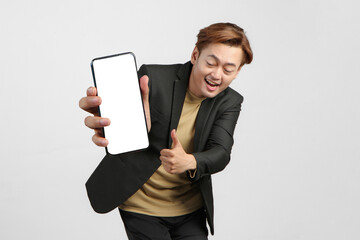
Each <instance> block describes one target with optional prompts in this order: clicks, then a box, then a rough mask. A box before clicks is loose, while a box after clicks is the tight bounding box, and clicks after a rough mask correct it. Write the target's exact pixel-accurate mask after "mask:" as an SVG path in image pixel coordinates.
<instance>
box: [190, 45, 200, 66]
mask: <svg viewBox="0 0 360 240" xmlns="http://www.w3.org/2000/svg"><path fill="white" fill-rule="evenodd" d="M198 58H199V49H198V48H197V47H196V46H195V48H194V50H193V51H192V53H191V63H192V64H195V62H196V61H197V60H198Z"/></svg>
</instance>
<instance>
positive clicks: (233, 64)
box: [208, 54, 236, 67]
mask: <svg viewBox="0 0 360 240" xmlns="http://www.w3.org/2000/svg"><path fill="white" fill-rule="evenodd" d="M208 57H212V58H215V60H216V61H218V62H220V59H219V58H218V57H217V56H215V55H214V54H210V55H208ZM225 65H230V66H234V67H236V64H235V63H225Z"/></svg>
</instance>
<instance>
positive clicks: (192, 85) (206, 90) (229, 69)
mask: <svg viewBox="0 0 360 240" xmlns="http://www.w3.org/2000/svg"><path fill="white" fill-rule="evenodd" d="M241 59H243V51H242V49H241V48H240V47H230V46H228V45H225V44H222V43H213V44H209V45H208V46H206V47H205V48H204V49H203V50H202V51H201V53H199V51H198V49H197V47H195V49H194V51H193V52H192V55H191V63H192V64H193V68H192V71H191V75H190V80H189V90H190V92H191V93H193V94H194V95H195V96H197V97H208V98H213V97H215V96H216V95H218V94H219V93H220V92H221V91H223V90H224V89H226V88H227V87H228V86H229V84H230V83H231V82H232V80H234V79H235V78H236V76H237V74H238V73H239V71H240V63H241Z"/></svg>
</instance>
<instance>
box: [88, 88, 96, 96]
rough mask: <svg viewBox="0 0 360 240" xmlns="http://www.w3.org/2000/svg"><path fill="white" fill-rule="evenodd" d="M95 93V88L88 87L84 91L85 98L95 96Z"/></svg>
mask: <svg viewBox="0 0 360 240" xmlns="http://www.w3.org/2000/svg"><path fill="white" fill-rule="evenodd" d="M96 93H97V89H96V87H89V88H88V89H87V90H86V96H96Z"/></svg>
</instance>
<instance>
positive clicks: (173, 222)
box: [119, 209, 208, 240]
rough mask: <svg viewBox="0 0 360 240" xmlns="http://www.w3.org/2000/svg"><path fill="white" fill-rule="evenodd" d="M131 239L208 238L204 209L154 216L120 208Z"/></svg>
mask: <svg viewBox="0 0 360 240" xmlns="http://www.w3.org/2000/svg"><path fill="white" fill-rule="evenodd" d="M119 211H120V215H121V218H122V220H123V222H124V226H125V230H126V234H127V236H128V238H129V240H147V239H149V240H180V239H181V240H207V239H208V238H207V236H208V230H207V228H206V216H205V212H204V210H203V209H200V210H198V211H195V212H193V213H190V214H186V215H182V216H177V217H154V216H149V215H144V214H139V213H134V212H127V211H123V210H121V209H119Z"/></svg>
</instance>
